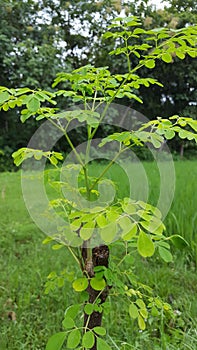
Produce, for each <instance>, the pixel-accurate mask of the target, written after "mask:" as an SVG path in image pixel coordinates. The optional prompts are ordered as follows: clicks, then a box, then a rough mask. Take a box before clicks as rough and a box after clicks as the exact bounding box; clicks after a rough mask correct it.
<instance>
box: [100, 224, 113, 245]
mask: <svg viewBox="0 0 197 350" xmlns="http://www.w3.org/2000/svg"><path fill="white" fill-rule="evenodd" d="M116 232H117V225H116V223H113V222H112V223H111V224H109V225H107V226H105V227H103V228H101V229H100V235H101V238H102V240H103V241H104V242H106V243H111V242H112V241H113V239H114V237H115V236H116Z"/></svg>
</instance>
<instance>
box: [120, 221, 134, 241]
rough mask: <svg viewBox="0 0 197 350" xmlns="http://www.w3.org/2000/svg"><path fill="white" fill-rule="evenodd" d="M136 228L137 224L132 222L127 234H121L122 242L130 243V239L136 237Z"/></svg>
mask: <svg viewBox="0 0 197 350" xmlns="http://www.w3.org/2000/svg"><path fill="white" fill-rule="evenodd" d="M137 227H138V226H137V223H136V222H134V223H133V224H132V227H130V230H129V232H127V233H125V232H123V233H122V238H123V240H124V241H130V240H131V238H133V237H134V236H135V235H136V233H137Z"/></svg>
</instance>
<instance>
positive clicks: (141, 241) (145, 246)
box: [137, 231, 155, 258]
mask: <svg viewBox="0 0 197 350" xmlns="http://www.w3.org/2000/svg"><path fill="white" fill-rule="evenodd" d="M137 249H138V252H139V254H140V255H141V256H143V257H144V258H146V257H150V256H152V255H153V254H154V252H155V246H154V243H153V241H152V239H151V238H150V236H149V235H147V234H146V233H144V232H143V231H140V234H139V237H138V241H137Z"/></svg>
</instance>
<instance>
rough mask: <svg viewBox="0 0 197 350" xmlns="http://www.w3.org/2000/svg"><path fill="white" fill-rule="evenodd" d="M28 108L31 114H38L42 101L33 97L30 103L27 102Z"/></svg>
mask: <svg viewBox="0 0 197 350" xmlns="http://www.w3.org/2000/svg"><path fill="white" fill-rule="evenodd" d="M27 108H28V109H29V111H31V112H37V110H38V109H39V108H40V101H39V100H38V99H37V98H36V97H35V96H33V97H32V98H31V99H30V100H29V101H28V102H27Z"/></svg>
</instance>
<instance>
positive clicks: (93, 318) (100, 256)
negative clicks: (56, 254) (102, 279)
mask: <svg viewBox="0 0 197 350" xmlns="http://www.w3.org/2000/svg"><path fill="white" fill-rule="evenodd" d="M90 249H91V248H85V247H83V248H82V256H83V260H84V266H85V273H86V274H87V275H88V276H89V277H90V278H92V277H93V276H94V268H95V267H96V266H105V267H108V263H109V248H108V246H106V245H101V246H99V247H95V248H93V249H91V257H90V256H88V255H89V253H90ZM89 259H91V260H89ZM90 265H91V268H90ZM108 289H109V288H108V286H106V287H105V289H104V290H103V291H102V292H101V291H96V290H95V289H93V288H92V287H91V285H90V284H89V286H88V288H87V292H88V294H89V299H88V302H89V303H90V304H95V303H96V302H98V301H97V299H98V300H99V305H102V304H103V303H104V302H105V300H106V299H107V296H108ZM102 316H103V313H102V312H98V311H94V312H93V313H92V314H91V315H87V314H86V313H84V329H85V330H86V329H94V327H98V326H101V324H102ZM91 350H97V343H96V339H95V343H94V345H93V347H92V348H91Z"/></svg>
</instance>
